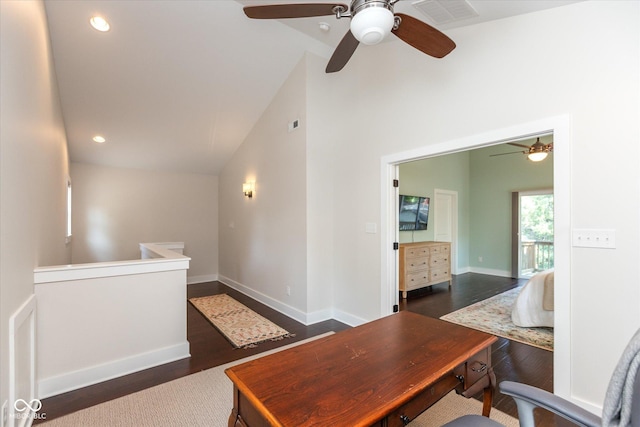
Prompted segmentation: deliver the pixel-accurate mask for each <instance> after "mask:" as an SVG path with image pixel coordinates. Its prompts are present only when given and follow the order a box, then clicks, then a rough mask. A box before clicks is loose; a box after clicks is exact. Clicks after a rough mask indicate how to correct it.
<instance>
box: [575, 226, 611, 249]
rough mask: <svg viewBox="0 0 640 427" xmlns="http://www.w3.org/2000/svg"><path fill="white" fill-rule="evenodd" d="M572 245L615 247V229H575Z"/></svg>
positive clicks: (581, 246)
mask: <svg viewBox="0 0 640 427" xmlns="http://www.w3.org/2000/svg"><path fill="white" fill-rule="evenodd" d="M573 246H574V247H578V248H603V249H615V247H616V230H612V229H587V228H582V229H575V230H573Z"/></svg>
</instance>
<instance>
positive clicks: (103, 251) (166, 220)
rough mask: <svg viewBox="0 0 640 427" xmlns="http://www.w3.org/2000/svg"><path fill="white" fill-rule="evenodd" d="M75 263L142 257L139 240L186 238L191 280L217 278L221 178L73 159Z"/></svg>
mask: <svg viewBox="0 0 640 427" xmlns="http://www.w3.org/2000/svg"><path fill="white" fill-rule="evenodd" d="M71 179H72V187H73V199H72V200H73V225H72V231H73V252H72V262H73V263H74V264H81V263H88V262H101V261H121V260H127V259H137V258H139V257H140V250H139V248H138V244H139V243H143V242H172V241H179V242H184V254H185V255H186V256H188V257H191V264H190V268H189V271H188V281H189V283H193V282H202V281H208V280H216V279H217V273H218V178H217V177H215V176H212V175H201V174H186V173H170V172H161V171H155V172H151V171H143V170H135V169H118V168H110V167H104V166H97V165H90V164H86V163H71Z"/></svg>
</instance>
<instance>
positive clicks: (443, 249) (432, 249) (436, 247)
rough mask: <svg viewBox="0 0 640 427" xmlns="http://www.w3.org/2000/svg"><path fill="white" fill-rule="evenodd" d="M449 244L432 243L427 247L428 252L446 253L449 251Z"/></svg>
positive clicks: (433, 253) (432, 253)
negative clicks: (432, 244)
mask: <svg viewBox="0 0 640 427" xmlns="http://www.w3.org/2000/svg"><path fill="white" fill-rule="evenodd" d="M450 248H451V245H449V244H446V245H434V246H431V247H430V248H429V253H430V254H431V255H445V254H446V255H448V254H449V251H450Z"/></svg>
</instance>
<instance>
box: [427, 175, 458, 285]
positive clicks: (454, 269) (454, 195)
mask: <svg viewBox="0 0 640 427" xmlns="http://www.w3.org/2000/svg"><path fill="white" fill-rule="evenodd" d="M440 194H442V195H447V196H450V197H451V200H452V209H451V274H458V192H457V191H453V190H443V189H440V188H434V190H433V206H434V208H435V207H437V201H438V195H440ZM436 212H437V209H433V213H434V221H433V240H436V241H437V240H438V239H437V237H436V236H437V235H438V220H437V215H438V214H437V213H436Z"/></svg>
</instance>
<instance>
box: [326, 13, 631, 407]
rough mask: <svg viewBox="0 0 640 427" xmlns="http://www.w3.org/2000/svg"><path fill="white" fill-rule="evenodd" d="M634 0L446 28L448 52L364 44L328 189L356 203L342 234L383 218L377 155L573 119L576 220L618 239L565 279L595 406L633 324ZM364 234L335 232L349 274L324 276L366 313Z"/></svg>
mask: <svg viewBox="0 0 640 427" xmlns="http://www.w3.org/2000/svg"><path fill="white" fill-rule="evenodd" d="M639 7H640V3H638V2H625V1H621V2H614V1H611V2H599V1H594V2H584V3H578V4H574V5H571V6H565V7H559V8H556V9H551V10H547V11H544V12H540V13H535V14H529V15H524V16H519V17H514V18H510V19H504V20H498V21H493V22H488V23H485V24H480V25H476V26H471V27H466V28H460V29H456V30H452V31H449V32H448V34H449V35H450V36H451V37H452V38H453V39H454V40H455V41H456V43H457V45H458V47H457V48H456V50H455V51H454V52H453V53H452V54H451V55H450V56H449V57H447V58H445V59H443V60H435V59H431V58H428V57H425V56H424V55H423V54H421V53H419V52H417V51H416V50H415V49H412V48H410V47H408V46H406V45H405V44H404V43H402V42H400V41H397V42H389V43H384V44H382V45H379V46H376V47H375V48H367V47H360V48H358V51H356V54H355V55H354V58H353V59H352V61H351V62H350V63H349V64H348V65H347V67H346V68H345V70H343V72H342V74H341V76H340V78H343V79H347V80H350V81H353V75H357V76H358V93H357V96H355V97H354V98H352V99H351V101H350V102H348V103H346V104H345V105H344V111H345V114H346V112H348V115H349V119H350V120H349V122H348V124H347V125H345V127H347V126H349V127H352V128H353V127H355V128H357V129H358V132H359V135H358V137H357V138H355V139H354V138H350V136H351V134H349V133H346V134H345V135H346V137H345V138H343V139H341V140H339V141H336V142H335V145H336V147H340V148H339V150H337V151H336V153H335V156H336V157H340V158H343V159H344V160H343V161H340V162H336V164H335V167H334V169H333V170H332V173H333V174H334V179H335V180H336V181H340V182H349V185H348V186H344V187H341V186H336V194H335V196H334V197H335V198H336V199H342V200H344V199H346V198H347V197H353V196H354V194H355V195H356V199H355V200H354V201H353V205H354V206H357V207H358V209H357V210H354V212H353V215H351V216H343V217H342V218H343V220H344V221H345V222H348V225H343V226H342V227H343V229H347V228H349V229H354V230H361V229H362V227H363V224H364V223H365V222H367V221H368V220H369V218H371V217H372V216H373V217H375V218H379V217H380V215H381V212H380V200H379V197H380V196H379V193H378V194H376V193H377V191H378V190H379V189H378V188H375V189H374V191H370V188H371V187H376V185H377V183H378V182H379V181H380V165H379V159H380V157H381V156H386V155H390V154H393V153H399V152H402V151H405V150H411V149H417V148H419V147H424V146H428V145H434V144H438V143H444V142H447V141H451V140H454V139H456V138H463V137H467V136H470V135H475V134H481V133H484V132H488V131H490V130H493V129H505V128H509V127H512V126H515V125H518V124H520V123H526V122H531V121H534V120H539V119H543V118H547V117H554V116H559V115H563V114H569V115H570V117H571V119H572V129H571V130H572V133H571V137H570V141H571V147H570V153H571V154H570V164H571V176H570V180H571V200H570V206H571V214H570V215H571V227H573V228H583V227H584V228H614V229H616V230H617V236H616V237H617V238H618V240H617V248H616V249H615V250H610V251H603V250H593V249H580V248H575V249H572V250H571V266H570V269H571V281H570V283H564V284H561V285H563V286H569V287H570V291H569V292H570V296H571V307H570V310H571V311H570V325H569V330H570V344H569V343H567V345H569V346H570V354H568V357H569V358H570V360H569V361H568V365H570V366H571V369H572V373H575V374H571V376H570V384H569V389H570V390H569V392H570V394H571V396H572V398H574V399H575V400H578V401H581V402H583V403H585V404H586V405H592V406H593V407H597V406H599V405H601V402H602V400H603V397H604V392H605V389H606V385H607V382H608V378H609V376H610V374H611V372H612V369H613V366H614V365H615V363H616V362H617V358H618V357H619V355H620V353H621V352H622V349H623V348H624V345H625V344H626V342H627V340H628V339H629V338H630V337H631V335H632V333H633V332H634V331H635V330H636V329H637V328H638V326H640V310H638V308H639V305H640V293H639V292H638V291H639V286H638V283H639V282H640V280H639V279H640V277H639V271H638V267H637V260H638V257H639V255H640V253H639V250H638V249H639V246H638V243H637V242H638V238H639V234H638V219H639V213H640V210H639V207H640V206H639V196H640V191H639V188H638V183H639V182H640V180H639V178H640V175H639V168H638V159H639V157H640V151H639V150H640V134H639V129H638V122H637V118H638V116H639V114H640V109H639V105H638V104H639V76H640V67H639V59H640V55H639V40H640V37H639V29H640V25H638V24H639V16H638V15H639ZM542 28H544V30H541V29H542ZM594 28H599V30H598V31H594ZM381 76H384V77H385V78H384V79H381ZM333 78H334V77H328V78H327V82H328V83H327V84H329V81H330V79H333ZM372 105H373V106H375V108H370V106H372ZM605 148H606V149H605ZM353 188H358V189H359V190H361V191H358V192H354V191H353ZM334 200H335V199H334ZM562 232H563V233H566V232H568V231H567V230H562ZM368 237H369V236H367V235H365V234H364V233H358V234H356V235H354V234H345V235H344V236H341V235H337V236H334V258H335V259H336V260H340V261H339V262H340V263H342V264H345V265H349V267H350V269H349V270H348V271H347V270H346V269H344V270H341V269H336V270H335V275H334V277H333V278H332V281H333V283H334V287H335V288H334V293H335V301H336V308H337V309H338V310H341V311H344V312H349V313H354V315H357V316H360V317H363V318H367V319H370V318H374V317H375V316H376V315H377V310H378V307H379V294H380V292H379V291H378V288H379V284H380V281H381V277H380V270H379V268H377V267H378V266H379V265H380V262H381V260H380V253H379V247H377V246H376V245H370V244H368ZM354 249H355V250H354ZM362 258H365V259H367V260H368V263H367V265H364V263H362V262H361V261H360V260H361V259H362ZM336 262H338V261H336ZM354 291H357V292H354ZM354 293H357V295H358V298H354V297H353V296H354ZM566 309H569V307H566ZM594 345H596V346H597V347H598V348H599V349H606V351H593V348H594ZM593 366H598V367H599V369H595V370H594V369H593Z"/></svg>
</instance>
